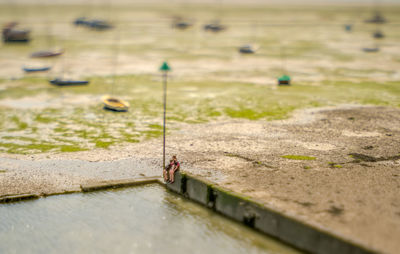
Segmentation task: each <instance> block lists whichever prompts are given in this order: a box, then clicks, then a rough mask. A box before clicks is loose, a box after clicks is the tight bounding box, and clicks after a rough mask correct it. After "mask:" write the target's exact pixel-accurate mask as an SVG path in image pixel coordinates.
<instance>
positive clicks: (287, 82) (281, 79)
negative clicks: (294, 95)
mask: <svg viewBox="0 0 400 254" xmlns="http://www.w3.org/2000/svg"><path fill="white" fill-rule="evenodd" d="M278 85H280V86H281V85H287V86H288V85H290V76H288V75H283V76H281V77H279V78H278Z"/></svg>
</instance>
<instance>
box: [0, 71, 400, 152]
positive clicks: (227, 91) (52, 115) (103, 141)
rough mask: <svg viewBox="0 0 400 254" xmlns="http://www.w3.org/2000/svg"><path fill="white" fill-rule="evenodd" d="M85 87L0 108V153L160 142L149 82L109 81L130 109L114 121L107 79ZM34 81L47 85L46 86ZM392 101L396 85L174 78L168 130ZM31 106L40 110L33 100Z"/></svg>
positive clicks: (157, 88)
mask: <svg viewBox="0 0 400 254" xmlns="http://www.w3.org/2000/svg"><path fill="white" fill-rule="evenodd" d="M91 80H92V84H91V85H89V86H87V87H75V88H71V89H68V90H62V91H60V90H59V89H54V88H52V89H50V90H49V91H50V92H47V93H46V96H48V97H50V98H54V99H55V100H56V98H57V97H59V96H63V97H64V98H66V97H67V98H68V97H70V98H71V99H73V98H74V97H75V96H80V97H79V98H86V99H84V101H83V102H82V103H80V104H68V101H67V102H64V103H65V104H66V105H62V106H61V107H60V105H47V106H46V107H45V108H37V109H36V108H35V106H34V105H33V107H31V108H27V109H24V110H20V109H18V108H10V107H1V106H0V118H1V119H3V121H2V125H1V128H2V129H1V130H0V151H3V152H8V153H40V152H50V151H51V152H57V151H58V152H67V151H69V152H72V151H81V150H88V149H89V150H90V149H93V148H109V147H110V146H112V145H114V144H117V143H118V144H120V143H124V142H128V143H136V142H140V141H141V140H144V139H149V138H157V137H160V136H161V135H162V126H161V119H162V90H161V85H160V82H159V81H158V80H157V79H154V78H153V77H152V76H148V75H140V76H137V75H123V76H117V77H116V83H117V84H118V86H116V87H115V88H114V89H112V90H113V91H112V92H113V94H114V95H116V96H121V97H122V98H125V99H126V100H127V101H129V103H131V109H130V111H128V112H126V113H121V114H118V113H113V112H107V111H104V110H103V109H102V105H101V101H100V97H101V95H102V94H104V93H107V92H109V91H110V88H109V86H110V77H99V76H95V77H91ZM4 82H5V83H8V82H10V81H4ZM12 82H14V81H12ZM41 82H43V83H47V81H46V80H42V81H41ZM37 84H38V86H37V89H39V90H42V93H44V90H45V89H44V88H43V87H45V86H46V85H48V84H42V83H40V82H38V83H37ZM42 85H43V86H42ZM8 89H14V90H16V89H18V90H21V91H22V94H24V97H27V95H28V94H29V92H30V91H31V90H32V89H31V88H29V87H26V86H25V85H23V84H22V83H21V84H20V85H18V84H17V85H15V86H13V87H12V88H5V90H3V91H1V92H3V93H6V92H7V91H8ZM32 91H35V89H33V90H32ZM1 92H0V93H1ZM33 94H36V92H33ZM399 95H400V88H399V87H398V86H397V85H396V82H385V83H375V82H372V81H368V82H353V83H351V82H346V81H340V82H322V83H321V84H320V85H317V86H315V84H307V83H298V84H296V85H294V86H291V87H278V88H277V89H272V88H271V87H269V86H264V85H256V84H251V83H242V82H222V81H212V80H206V81H190V80H189V81H188V80H181V79H177V80H173V81H171V82H170V84H169V87H168V96H169V97H168V98H169V100H168V106H167V110H168V111H167V112H168V113H167V120H168V125H169V126H168V130H172V129H179V124H180V123H190V124H195V123H206V122H208V121H211V120H218V119H229V118H241V119H247V120H275V119H285V118H288V117H289V116H290V114H291V112H293V111H294V110H295V109H301V108H308V107H316V106H328V105H335V104H341V103H354V104H372V105H386V106H394V107H397V106H399V105H398V102H397V100H396V98H398V96H399ZM0 97H1V96H0ZM3 98H4V96H3ZM19 98H21V97H20V94H18V93H11V94H7V100H12V99H19ZM30 98H32V97H30ZM96 98H99V99H98V101H97V99H96ZM37 100H38V103H40V97H38V98H37ZM0 102H1V101H0ZM10 137H14V138H10ZM60 138H62V139H60ZM22 141H23V142H22Z"/></svg>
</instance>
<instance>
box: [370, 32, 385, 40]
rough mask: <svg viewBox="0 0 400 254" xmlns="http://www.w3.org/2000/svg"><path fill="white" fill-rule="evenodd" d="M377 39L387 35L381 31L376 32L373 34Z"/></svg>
mask: <svg viewBox="0 0 400 254" xmlns="http://www.w3.org/2000/svg"><path fill="white" fill-rule="evenodd" d="M373 36H374V38H375V39H382V38H384V37H385V35H384V34H383V32H382V31H381V30H376V31H375V32H374V34H373Z"/></svg>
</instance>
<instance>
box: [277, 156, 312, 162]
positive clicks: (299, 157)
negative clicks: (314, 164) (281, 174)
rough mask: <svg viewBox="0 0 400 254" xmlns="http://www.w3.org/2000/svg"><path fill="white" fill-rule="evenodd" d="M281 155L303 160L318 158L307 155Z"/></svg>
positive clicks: (290, 158)
mask: <svg viewBox="0 0 400 254" xmlns="http://www.w3.org/2000/svg"><path fill="white" fill-rule="evenodd" d="M281 157H282V158H285V159H289V160H302V161H310V160H315V159H316V157H312V156H305V155H282V156H281Z"/></svg>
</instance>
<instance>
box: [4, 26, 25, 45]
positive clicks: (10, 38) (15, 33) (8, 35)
mask: <svg viewBox="0 0 400 254" xmlns="http://www.w3.org/2000/svg"><path fill="white" fill-rule="evenodd" d="M17 25H18V23H17V22H10V23H8V24H6V25H5V26H4V27H3V31H2V34H3V41H4V42H29V41H30V38H29V33H30V30H27V29H24V30H17V29H15V27H16V26H17Z"/></svg>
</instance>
